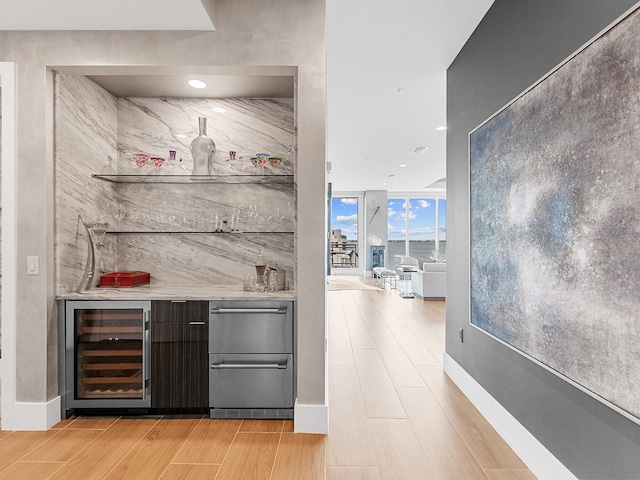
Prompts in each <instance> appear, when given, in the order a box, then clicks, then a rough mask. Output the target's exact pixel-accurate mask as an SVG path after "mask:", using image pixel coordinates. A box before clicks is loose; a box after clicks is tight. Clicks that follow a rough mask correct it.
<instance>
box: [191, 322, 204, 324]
mask: <svg viewBox="0 0 640 480" xmlns="http://www.w3.org/2000/svg"><path fill="white" fill-rule="evenodd" d="M189 325H205V322H189Z"/></svg>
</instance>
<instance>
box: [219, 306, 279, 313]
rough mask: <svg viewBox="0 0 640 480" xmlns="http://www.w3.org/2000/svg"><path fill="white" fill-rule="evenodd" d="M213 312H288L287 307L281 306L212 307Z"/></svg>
mask: <svg viewBox="0 0 640 480" xmlns="http://www.w3.org/2000/svg"><path fill="white" fill-rule="evenodd" d="M211 313H279V314H283V313H287V307H279V308H215V307H214V308H212V309H211Z"/></svg>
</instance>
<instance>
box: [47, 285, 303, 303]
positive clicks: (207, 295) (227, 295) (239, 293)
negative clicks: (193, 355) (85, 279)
mask: <svg viewBox="0 0 640 480" xmlns="http://www.w3.org/2000/svg"><path fill="white" fill-rule="evenodd" d="M58 299H61V300H296V296H295V293H294V292H293V290H281V291H277V292H245V291H243V290H242V285H241V284H237V285H228V286H227V285H173V286H170V285H153V284H149V285H141V286H139V287H132V288H131V287H130V288H93V289H91V290H87V291H85V292H81V293H79V292H69V293H65V294H62V295H58Z"/></svg>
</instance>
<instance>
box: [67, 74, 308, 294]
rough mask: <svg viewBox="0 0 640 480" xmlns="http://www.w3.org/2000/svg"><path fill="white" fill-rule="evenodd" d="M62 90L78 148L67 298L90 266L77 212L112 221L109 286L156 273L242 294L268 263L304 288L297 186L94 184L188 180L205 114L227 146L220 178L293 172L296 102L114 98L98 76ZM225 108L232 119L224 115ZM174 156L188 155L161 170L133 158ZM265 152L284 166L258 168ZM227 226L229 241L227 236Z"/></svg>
mask: <svg viewBox="0 0 640 480" xmlns="http://www.w3.org/2000/svg"><path fill="white" fill-rule="evenodd" d="M58 85H59V86H58V92H57V104H58V105H57V112H59V114H57V116H56V123H57V138H61V139H63V140H66V141H67V143H68V144H65V142H63V143H62V144H60V145H59V146H58V148H57V152H56V157H57V159H56V160H57V164H56V177H57V182H56V184H57V202H58V204H57V220H58V222H60V223H61V224H62V227H63V228H61V233H60V235H59V236H58V248H57V257H58V262H57V264H58V285H59V288H58V293H59V294H64V293H65V292H70V291H73V290H74V289H75V287H76V286H77V284H78V282H79V280H80V277H81V276H82V272H83V269H84V257H85V256H86V243H85V241H84V238H83V235H82V239H81V240H79V241H75V242H72V241H70V238H71V237H72V234H73V235H75V230H73V229H72V228H70V222H68V221H66V220H62V219H61V215H64V216H65V217H67V218H71V217H73V218H77V214H78V212H86V216H87V217H89V219H93V218H94V217H95V218H98V217H101V218H103V219H105V220H106V221H108V222H109V223H110V229H109V230H110V231H111V232H112V233H108V234H107V235H106V240H105V244H106V245H105V247H104V248H103V249H102V250H100V252H99V253H100V257H101V258H100V259H99V261H100V262H101V264H100V270H101V271H97V272H96V275H97V276H98V277H99V275H100V274H102V273H104V272H107V271H113V270H142V271H148V272H150V273H151V277H152V284H163V285H171V284H176V285H177V284H180V285H185V284H190V283H191V284H211V285H232V284H237V285H240V284H241V283H242V280H243V279H244V278H245V277H248V276H251V275H255V268H254V266H253V265H254V263H255V262H256V261H257V260H258V259H259V258H263V259H264V260H265V261H266V262H267V263H277V264H279V265H280V266H282V267H283V268H284V269H285V270H286V271H287V280H288V281H289V284H290V285H291V288H293V287H294V284H295V282H294V279H295V270H296V265H295V233H294V232H295V230H296V216H295V212H296V187H295V183H294V181H293V177H284V178H281V177H272V178H271V179H267V181H262V180H261V179H258V181H257V182H253V181H250V182H249V183H245V182H240V183H235V182H232V183H225V182H220V183H216V182H213V183H198V182H189V181H186V182H185V183H179V184H176V183H162V182H161V183H157V182H153V183H112V182H109V181H103V180H98V179H95V178H91V174H92V173H103V174H110V173H118V174H125V175H126V174H136V175H185V176H189V175H190V173H191V168H192V159H191V154H190V152H189V144H190V143H191V140H192V139H193V138H194V137H195V136H197V134H198V132H197V126H198V117H201V116H204V117H207V118H208V128H207V135H208V136H209V137H210V138H212V139H213V140H214V141H215V142H216V146H217V154H216V161H215V167H214V168H215V173H216V175H218V176H225V175H242V176H246V175H247V176H251V175H256V174H263V175H265V176H270V175H277V174H285V175H293V174H294V172H295V166H296V158H295V125H294V102H293V99H192V98H188V99H173V98H172V99H159V98H114V97H112V96H111V95H110V94H109V93H108V92H105V91H104V90H103V89H102V88H101V87H99V86H97V85H95V84H94V83H93V82H91V81H90V80H89V79H87V78H85V77H76V76H69V75H58ZM88 97H91V98H88ZM105 99H106V100H107V102H106V103H108V107H107V106H106V105H104V103H105V101H106V100H105ZM61 106H62V107H63V108H61ZM114 106H115V111H116V118H115V119H114V118H112V113H111V110H112V109H113V107H114ZM214 107H218V108H224V109H225V112H224V113H217V112H215V111H213V110H212V108H214ZM101 109H102V110H103V111H108V112H109V115H106V116H101V118H100V121H96V120H95V119H91V120H90V121H87V116H88V115H89V113H91V112H97V111H100V110H101ZM104 117H106V119H105V118H104ZM101 122H102V123H105V125H101ZM95 128H97V129H100V128H104V129H105V130H106V131H107V132H108V133H106V132H102V135H103V136H106V135H108V136H110V135H111V134H112V132H113V142H112V143H110V144H109V145H110V148H109V149H105V148H102V149H99V148H98V146H101V147H103V146H102V145H100V142H99V141H98V140H99V136H97V135H96V134H95V132H94V129H95ZM116 132H117V133H116ZM74 137H75V140H74ZM86 137H88V138H89V139H92V140H86ZM116 140H117V141H116ZM74 142H76V143H78V142H79V143H83V142H84V143H87V142H89V143H91V144H92V145H94V148H93V151H92V152H88V151H85V150H83V151H82V152H80V151H78V154H75V151H74V150H73V149H72V148H70V147H71V146H72V145H73V144H74ZM111 147H115V150H114V149H111ZM169 150H176V151H177V156H176V157H177V160H176V162H175V163H174V164H172V165H169V164H168V162H165V164H164V165H163V166H162V167H160V168H159V169H156V168H155V167H153V166H152V165H150V164H148V165H145V166H144V167H142V168H139V167H137V166H136V165H135V163H134V162H133V160H132V155H133V154H134V153H148V154H150V155H154V156H161V157H164V158H167V157H168V152H169ZM229 151H235V152H237V153H236V160H235V161H231V160H229ZM259 152H267V153H270V154H271V155H275V156H279V157H281V158H282V159H283V163H282V165H281V166H280V167H279V168H274V167H272V166H271V165H268V166H266V167H265V168H264V169H263V170H256V168H255V167H254V166H253V165H252V164H251V162H250V160H249V158H250V157H251V156H253V155H255V153H259ZM61 157H65V159H64V161H61ZM240 157H243V158H240ZM247 178H249V177H244V179H245V180H246V179H247ZM185 179H186V177H185ZM269 180H272V181H269ZM83 216H84V215H83ZM224 221H226V223H224ZM231 228H233V231H232V232H228V230H230V229H231ZM220 229H223V230H225V232H219V231H216V230H220ZM79 256H80V257H81V258H82V259H81V261H78V260H79Z"/></svg>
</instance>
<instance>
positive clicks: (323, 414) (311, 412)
mask: <svg viewBox="0 0 640 480" xmlns="http://www.w3.org/2000/svg"><path fill="white" fill-rule="evenodd" d="M293 429H294V431H295V432H296V433H322V434H325V435H326V434H327V433H329V407H328V405H305V404H300V403H298V401H297V400H296V404H295V406H294V407H293Z"/></svg>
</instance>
